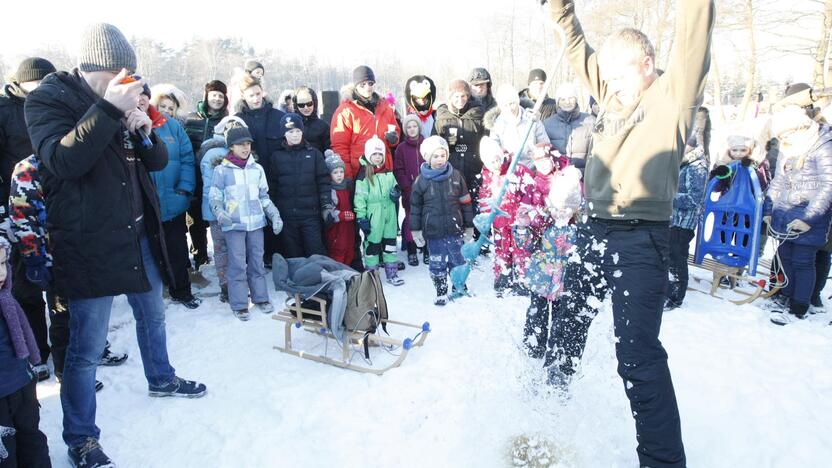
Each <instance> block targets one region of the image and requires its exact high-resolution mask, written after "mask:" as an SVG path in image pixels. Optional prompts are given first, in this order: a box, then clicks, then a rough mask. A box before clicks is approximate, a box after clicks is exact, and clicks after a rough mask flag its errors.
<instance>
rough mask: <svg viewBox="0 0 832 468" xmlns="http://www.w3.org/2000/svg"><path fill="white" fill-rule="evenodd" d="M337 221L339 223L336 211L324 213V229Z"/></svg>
mask: <svg viewBox="0 0 832 468" xmlns="http://www.w3.org/2000/svg"><path fill="white" fill-rule="evenodd" d="M338 221H340V217H339V216H338V212H337V211H336V210H327V211H324V227H329V226H332V225H333V224H335V223H337V222H338Z"/></svg>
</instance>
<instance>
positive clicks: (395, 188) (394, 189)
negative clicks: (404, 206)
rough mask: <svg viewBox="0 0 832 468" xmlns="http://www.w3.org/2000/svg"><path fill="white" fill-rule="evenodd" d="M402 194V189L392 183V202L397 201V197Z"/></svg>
mask: <svg viewBox="0 0 832 468" xmlns="http://www.w3.org/2000/svg"><path fill="white" fill-rule="evenodd" d="M401 196H402V190H401V189H400V188H399V186H398V185H394V186H393V187H392V188H391V189H390V199H391V200H393V203H398V202H399V198H400V197H401Z"/></svg>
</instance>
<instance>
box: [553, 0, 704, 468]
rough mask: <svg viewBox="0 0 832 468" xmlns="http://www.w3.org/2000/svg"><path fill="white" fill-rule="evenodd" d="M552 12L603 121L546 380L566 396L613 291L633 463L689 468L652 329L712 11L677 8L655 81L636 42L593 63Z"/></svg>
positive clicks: (614, 43)
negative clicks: (663, 66) (663, 67)
mask: <svg viewBox="0 0 832 468" xmlns="http://www.w3.org/2000/svg"><path fill="white" fill-rule="evenodd" d="M549 4H550V7H551V13H552V17H553V19H554V21H555V22H557V23H558V24H559V25H560V26H561V27H562V28H563V29H564V31H565V33H566V41H567V43H566V44H565V47H566V56H567V58H568V60H569V62H570V64H571V66H572V69H573V71H574V72H575V74H576V75H577V77H578V78H579V80H580V81H581V82H582V83H583V85H584V86H586V87H587V88H588V89H589V92H590V94H591V95H592V96H593V97H594V98H595V99H596V100H597V101H598V102H599V103H601V109H602V110H601V113H600V115H599V116H598V119H597V122H596V124H595V127H594V129H593V148H592V152H591V154H590V155H588V157H587V163H586V171H585V175H584V184H585V186H584V190H585V194H586V201H587V209H588V214H589V219H588V221H587V222H586V223H585V224H582V225H580V226H579V228H578V239H577V246H576V248H577V256H573V259H570V260H571V261H570V263H569V264H568V266H567V270H566V277H565V284H566V291H567V292H566V293H565V296H564V298H563V300H562V301H561V305H560V307H559V310H558V314H557V319H556V323H555V325H554V328H555V332H554V333H553V336H552V339H551V341H552V342H551V343H550V351H549V353H548V354H547V359H546V365H547V366H549V380H550V383H552V384H553V385H557V386H560V387H561V388H562V389H563V390H566V388H567V386H568V383H569V380H570V377H571V375H572V374H574V372H575V370H576V366H577V365H578V363H579V361H580V358H581V355H582V354H583V350H584V346H585V344H586V336H587V330H588V329H589V326H590V323H591V322H592V319H593V318H594V317H595V315H596V314H597V312H598V310H597V308H598V305H599V304H600V303H601V301H603V298H604V296H605V295H606V293H607V291H608V290H609V291H610V292H611V293H612V308H613V317H614V326H615V335H616V337H617V338H618V342H617V343H616V345H615V350H616V356H617V358H618V373H619V375H621V377H622V379H623V380H624V388H625V392H626V394H627V397H628V398H629V399H630V406H631V408H632V411H633V417H634V418H635V421H636V436H637V439H638V448H637V452H638V457H639V463H640V465H641V466H649V467H653V468H657V467H671V466H672V467H677V466H685V463H686V461H685V451H684V447H683V445H682V432H681V427H680V426H681V424H680V419H679V409H678V407H677V405H676V396H675V393H674V390H673V382H672V381H671V378H670V370H669V369H668V366H667V353H666V352H665V350H664V348H663V347H662V344H661V342H660V341H659V329H660V327H661V318H662V307H663V305H664V298H665V297H666V290H667V287H668V276H667V270H668V257H669V237H670V228H669V221H670V217H671V214H672V202H673V198H674V195H675V194H676V189H677V186H678V177H679V165H680V163H681V159H682V153H683V151H684V147H685V142H686V141H687V139H688V137H689V136H690V132H691V127H692V125H693V120H694V117H695V115H696V111H697V109H698V108H699V106H700V104H701V103H702V95H703V92H704V88H705V77H706V75H707V73H708V69H709V67H710V59H709V57H710V53H709V52H710V43H711V32H712V30H713V22H714V3H713V0H680V1H678V2H677V6H676V32H675V39H674V41H673V50H672V52H671V56H670V60H669V64H670V66H669V68H668V70H667V71H665V72H661V71H659V70H657V69H656V63H655V52H654V49H653V46H652V44H651V43H650V40H649V39H648V38H647V37H646V36H645V35H644V33H642V32H641V31H637V30H635V29H623V30H621V31H618V32H616V33H614V34H613V35H612V36H611V37H610V38H609V39H608V40H607V41H606V42H605V43H604V45H603V47H602V48H601V49H600V51H598V52H596V51H595V50H593V49H592V48H591V47H590V46H589V45H588V44H587V42H586V39H585V37H584V33H583V31H582V30H581V25H580V23H579V22H578V18H577V16H576V15H575V5H574V3H573V1H572V0H550V1H549ZM578 257H579V258H578ZM572 260H574V261H572ZM590 297H595V298H596V299H598V300H595V299H593V300H589V299H590Z"/></svg>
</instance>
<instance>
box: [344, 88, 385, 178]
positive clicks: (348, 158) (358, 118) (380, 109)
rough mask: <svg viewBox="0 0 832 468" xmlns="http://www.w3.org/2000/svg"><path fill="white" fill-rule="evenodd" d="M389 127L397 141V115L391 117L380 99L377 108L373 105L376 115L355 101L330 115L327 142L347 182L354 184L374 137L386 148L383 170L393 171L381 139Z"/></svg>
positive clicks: (346, 103)
mask: <svg viewBox="0 0 832 468" xmlns="http://www.w3.org/2000/svg"><path fill="white" fill-rule="evenodd" d="M376 96H378V95H376ZM390 125H392V128H393V130H394V131H395V132H396V138H397V139H398V138H399V137H400V135H401V130H400V129H399V125H398V123H396V115H395V114H394V113H393V108H391V107H390V105H389V104H388V103H387V101H385V100H384V99H382V98H379V100H378V104H376V113H375V114H373V113H372V112H370V110H369V109H367V108H366V107H364V106H361V105H360V104H358V103H357V102H356V101H354V100H346V101H343V102H342V103H341V105H340V106H338V109H336V110H335V113H334V114H332V124H331V125H330V137H331V138H330V139H331V140H332V151H334V152H336V153H338V154H339V155H340V156H341V159H343V160H344V164H345V165H346V166H347V167H346V170H345V172H346V176H347V177H348V178H350V179H353V180H355V176H356V175H357V174H358V169H359V168H360V167H361V165H360V164H359V162H358V161H359V159H361V156H362V155H363V154H364V144H365V143H366V142H367V140H369V139H370V138H372V137H373V135H377V136H378V137H379V138H381V141H383V142H384V144H385V146H386V148H387V155H386V159H385V161H384V167H385V169H387V170H390V171H392V170H393V153H392V151H391V145H390V143H389V142H387V140H385V139H384V134H385V133H387V132H388V129H389V128H390V127H389V126H390Z"/></svg>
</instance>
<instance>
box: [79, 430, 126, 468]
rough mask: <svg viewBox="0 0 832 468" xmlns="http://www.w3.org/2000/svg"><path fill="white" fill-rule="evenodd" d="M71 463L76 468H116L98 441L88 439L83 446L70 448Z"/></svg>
mask: <svg viewBox="0 0 832 468" xmlns="http://www.w3.org/2000/svg"><path fill="white" fill-rule="evenodd" d="M68 453H69V461H70V463H72V466H74V467H75V468H115V466H116V464H115V463H113V461H112V460H110V457H108V456H107V455H106V454H105V453H104V450H103V449H102V448H101V445H99V443H98V440H97V439H94V438H92V437H87V440H86V441H84V443H83V444H81V445H76V446H74V447H70V448H69V452H68Z"/></svg>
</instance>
